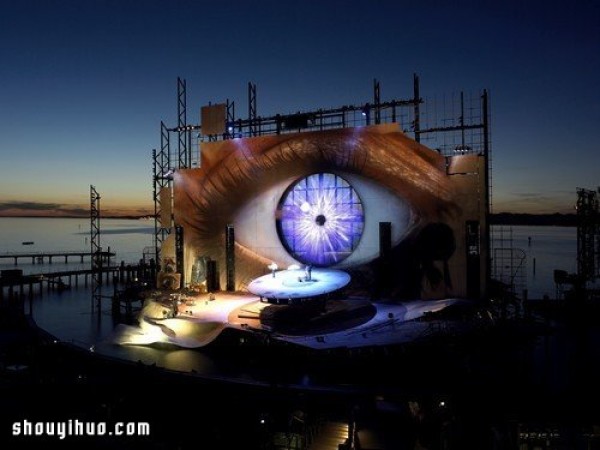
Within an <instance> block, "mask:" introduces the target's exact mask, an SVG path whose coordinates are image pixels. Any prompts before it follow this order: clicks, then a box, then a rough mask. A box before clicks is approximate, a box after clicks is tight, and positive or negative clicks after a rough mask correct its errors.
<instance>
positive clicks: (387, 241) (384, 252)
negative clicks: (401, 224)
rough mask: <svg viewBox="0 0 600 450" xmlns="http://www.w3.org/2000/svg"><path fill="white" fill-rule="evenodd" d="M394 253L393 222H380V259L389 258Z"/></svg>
mask: <svg viewBox="0 0 600 450" xmlns="http://www.w3.org/2000/svg"><path fill="white" fill-rule="evenodd" d="M391 251H392V222H379V257H380V258H387V257H388V256H389V255H390V253H391Z"/></svg>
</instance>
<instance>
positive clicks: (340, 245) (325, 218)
mask: <svg viewBox="0 0 600 450" xmlns="http://www.w3.org/2000/svg"><path fill="white" fill-rule="evenodd" d="M277 217H278V219H277V232H278V233H279V238H280V240H281V242H282V243H283V245H284V246H285V248H286V249H287V251H288V252H289V253H290V254H291V255H292V256H293V257H294V258H296V259H297V260H299V261H301V262H303V263H305V264H314V265H317V266H330V265H333V264H336V263H338V262H340V261H342V260H344V259H345V258H347V257H348V256H350V255H351V254H352V252H353V251H354V249H355V248H356V247H357V246H358V243H359V241H360V238H361V236H362V233H363V228H364V223H365V219H364V213H363V206H362V202H361V200H360V198H359V196H358V194H357V193H356V191H355V190H354V188H353V187H352V186H351V185H350V184H349V183H348V182H347V181H346V180H344V179H343V178H342V177H340V176H339V175H335V174H333V173H317V174H313V175H309V176H308V177H305V178H302V179H300V180H298V181H297V182H295V183H294V184H292V185H291V186H290V187H289V188H288V189H287V191H286V192H285V194H284V195H283V197H282V198H281V201H280V202H279V206H278V214H277Z"/></svg>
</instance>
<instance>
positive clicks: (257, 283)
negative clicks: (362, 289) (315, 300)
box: [248, 269, 350, 300]
mask: <svg viewBox="0 0 600 450" xmlns="http://www.w3.org/2000/svg"><path fill="white" fill-rule="evenodd" d="M349 282H350V275H348V274H347V273H346V272H344V271H342V270H335V269H312V271H311V277H310V280H307V279H306V274H305V271H304V269H292V270H280V271H278V272H275V273H274V274H271V273H270V274H268V275H263V276H262V277H260V278H256V279H255V280H253V281H252V282H251V283H250V284H249V285H248V291H250V292H251V293H252V294H254V295H258V296H259V297H261V298H265V299H269V300H292V299H302V298H309V297H316V296H318V295H323V294H328V293H330V292H334V291H337V290H338V289H341V288H343V287H344V286H346V285H347V284H348V283H349Z"/></svg>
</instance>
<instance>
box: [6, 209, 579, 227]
mask: <svg viewBox="0 0 600 450" xmlns="http://www.w3.org/2000/svg"><path fill="white" fill-rule="evenodd" d="M10 217H15V218H43V219H89V216H52V215H22V216H0V218H10ZM153 218H154V216H152V215H141V216H101V219H125V220H150V219H153ZM490 224H491V225H544V226H562V227H575V226H577V215H576V214H560V213H554V214H527V213H506V212H503V213H496V214H491V215H490Z"/></svg>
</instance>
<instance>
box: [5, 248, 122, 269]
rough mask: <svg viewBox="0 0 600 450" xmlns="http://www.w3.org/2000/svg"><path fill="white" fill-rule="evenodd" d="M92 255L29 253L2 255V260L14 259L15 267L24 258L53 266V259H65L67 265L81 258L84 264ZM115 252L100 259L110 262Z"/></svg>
mask: <svg viewBox="0 0 600 450" xmlns="http://www.w3.org/2000/svg"><path fill="white" fill-rule="evenodd" d="M91 255H92V254H91V253H90V252H89V251H82V252H77V251H68V252H60V251H58V252H29V253H1V254H0V259H12V260H13V261H14V263H15V266H17V265H18V264H19V259H22V258H31V264H36V263H37V264H43V263H44V261H46V260H47V261H48V263H49V264H52V259H53V258H64V259H65V264H66V263H68V262H69V258H74V257H76V258H79V260H80V262H83V258H85V257H86V256H91ZM114 256H115V253H114V252H110V250H109V251H107V252H100V257H101V258H102V261H109V260H110V258H112V257H114Z"/></svg>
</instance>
